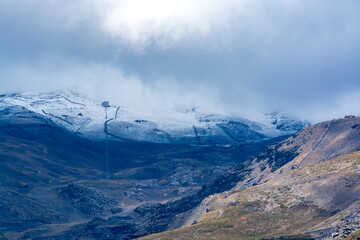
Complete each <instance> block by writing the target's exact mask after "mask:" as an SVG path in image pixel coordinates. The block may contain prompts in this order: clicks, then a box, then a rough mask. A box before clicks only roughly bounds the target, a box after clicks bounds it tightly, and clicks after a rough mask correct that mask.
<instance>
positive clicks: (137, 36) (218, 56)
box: [0, 0, 360, 121]
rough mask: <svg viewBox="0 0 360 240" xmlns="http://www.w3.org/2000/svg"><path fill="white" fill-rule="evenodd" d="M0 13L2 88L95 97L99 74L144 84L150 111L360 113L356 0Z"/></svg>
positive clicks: (156, 2) (133, 4) (28, 7)
mask: <svg viewBox="0 0 360 240" xmlns="http://www.w3.org/2000/svg"><path fill="white" fill-rule="evenodd" d="M0 9H1V10H0V11H1V14H0V27H1V29H2V32H3V33H4V34H2V37H1V41H0V46H1V52H2V55H1V56H0V61H1V62H2V63H3V64H2V68H3V70H2V71H1V73H0V74H1V76H0V77H1V78H0V84H1V88H2V91H7V92H10V91H27V90H36V89H39V90H43V89H44V90H45V89H56V88H63V87H66V88H69V87H72V86H74V87H78V86H81V85H82V86H84V82H86V85H87V86H88V87H87V89H86V91H89V92H91V88H93V89H97V88H98V85H99V84H101V82H102V81H98V80H96V78H102V79H104V78H105V77H106V78H107V79H106V80H107V81H108V82H111V90H113V89H117V91H124V90H123V89H124V88H129V90H128V91H126V90H125V92H131V91H135V92H136V91H138V90H135V89H134V88H133V85H131V84H129V85H126V84H125V85H124V84H123V83H124V79H126V81H128V82H132V83H134V85H136V84H138V86H145V88H146V89H151V91H150V90H149V91H150V92H151V95H152V96H155V97H152V98H151V101H154V103H155V102H157V103H156V104H154V105H156V106H158V105H159V104H160V103H161V102H164V100H163V99H166V98H169V99H170V98H171V96H179V97H178V99H177V100H174V98H173V100H171V101H168V105H166V106H169V105H171V104H180V103H179V102H180V101H186V104H191V103H193V102H203V103H204V104H203V105H209V104H213V105H218V106H217V107H214V108H218V109H219V108H220V107H219V106H228V107H227V108H226V111H234V112H240V113H242V114H245V113H248V112H251V111H260V110H261V111H271V110H273V109H278V108H283V109H285V110H287V111H290V112H293V113H295V114H297V115H300V116H302V117H305V118H308V119H310V120H312V121H320V120H325V119H328V118H332V117H340V116H342V115H344V114H349V113H353V114H360V112H359V109H360V106H359V105H360V104H359V101H358V100H359V92H360V68H359V67H358V63H359V62H360V44H359V42H360V12H359V11H360V10H359V9H360V2H359V1H356V0H343V1H339V0H326V1H325V0H319V1H310V0H302V1H299V0H271V1H269V0H251V1H250V0H242V1H235V0H234V1H233V0H229V1H217V0H211V1H205V0H197V1H194V0H193V1H190V0H189V1H177V0H173V1H165V0H152V1H141V0H129V1H112V0H107V1H96V0H89V1H84V0H79V1H68V0H66V1H45V0H37V1H35V0H34V1H21V2H20V1H10V0H2V1H0ZM99 69H101V71H100V70H99ZM71 72H73V73H76V74H71ZM99 72H102V73H101V74H99ZM114 72H116V74H114ZM59 76H62V77H59ZM64 76H67V77H64ZM73 76H78V77H73ZM128 76H131V77H128ZM60 78H67V79H71V80H68V81H65V82H66V84H65V83H64V81H63V80H61V79H60ZM86 79H92V80H88V81H86ZM119 79H123V80H119ZM114 86H118V87H116V88H114ZM179 86H181V87H179ZM204 86H206V87H204ZM102 88H104V86H102ZM166 88H168V90H169V91H165V90H164V89H166ZM103 92H104V94H106V92H109V91H106V90H104V91H103ZM138 92H139V91H138ZM164 92H171V94H164ZM186 92H191V94H189V95H187V97H186V98H184V97H181V96H182V95H184V93H186ZM136 94H138V93H135V94H134V95H136ZM114 95H116V94H114ZM190 95H191V96H190ZM156 96H159V98H157V97H156ZM160 96H161V97H160ZM195 96H196V97H195ZM139 99H144V98H143V97H139ZM159 99H162V100H159ZM184 99H185V100H184ZM200 99H203V100H200ZM134 101H135V100H134ZM151 101H148V102H151ZM175 102H176V103H175ZM216 103H218V104H216ZM138 105H139V104H138Z"/></svg>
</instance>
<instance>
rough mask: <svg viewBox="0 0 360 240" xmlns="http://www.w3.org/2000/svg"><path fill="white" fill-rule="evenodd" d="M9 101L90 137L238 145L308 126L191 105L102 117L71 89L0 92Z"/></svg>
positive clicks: (2, 102)
mask: <svg viewBox="0 0 360 240" xmlns="http://www.w3.org/2000/svg"><path fill="white" fill-rule="evenodd" d="M105 97H106V96H105ZM10 106H22V107H25V108H27V109H28V110H30V111H33V112H36V113H38V114H41V115H43V116H44V117H46V118H48V119H51V120H52V121H53V122H54V123H55V124H57V125H59V126H61V127H63V128H66V129H67V130H69V131H72V132H75V133H78V134H82V135H84V136H85V137H87V138H91V139H105V138H108V139H119V140H121V139H128V140H135V141H149V142H155V143H183V144H191V145H208V144H209V145H210V144H239V143H245V142H254V141H260V140H264V139H268V138H272V137H278V136H282V135H288V134H293V133H295V132H297V131H299V130H300V129H302V128H304V127H306V126H308V125H309V123H307V122H306V121H302V120H299V119H296V118H294V117H291V116H289V115H287V114H284V113H278V112H274V113H271V114H263V115H262V116H261V118H260V119H259V120H258V121H252V120H248V119H245V118H242V117H240V116H235V115H219V114H212V113H204V112H200V111H198V110H196V109H195V108H181V109H175V110H169V111H160V110H159V111H158V112H151V111H135V110H134V109H131V108H127V107H126V106H113V105H110V107H108V108H107V121H106V122H105V111H104V108H103V107H102V106H101V101H99V102H97V101H94V100H92V99H89V98H88V97H86V96H85V95H82V94H80V93H78V92H74V91H66V92H63V91H57V92H48V93H15V94H4V95H0V109H3V108H5V107H10Z"/></svg>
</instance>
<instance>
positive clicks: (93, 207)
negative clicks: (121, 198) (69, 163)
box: [57, 183, 117, 217]
mask: <svg viewBox="0 0 360 240" xmlns="http://www.w3.org/2000/svg"><path fill="white" fill-rule="evenodd" d="M57 193H58V194H59V196H60V198H61V199H63V200H64V201H66V202H68V203H69V204H71V205H72V206H74V207H75V208H76V209H77V210H78V211H80V212H81V213H83V214H84V215H85V216H86V217H103V216H105V215H109V214H110V213H111V209H114V208H115V206H116V205H117V202H116V201H115V200H113V199H110V198H107V197H105V196H104V195H103V194H102V193H101V192H99V191H97V190H95V189H92V188H88V187H84V186H81V185H79V184H74V183H71V184H68V185H67V186H65V187H61V188H59V189H58V190H57Z"/></svg>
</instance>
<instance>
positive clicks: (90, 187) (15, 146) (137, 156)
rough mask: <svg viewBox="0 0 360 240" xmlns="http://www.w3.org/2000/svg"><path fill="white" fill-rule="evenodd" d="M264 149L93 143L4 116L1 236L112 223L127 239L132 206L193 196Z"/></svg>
mask: <svg viewBox="0 0 360 240" xmlns="http://www.w3.org/2000/svg"><path fill="white" fill-rule="evenodd" d="M266 144H268V142H261V143H249V144H242V145H236V146H189V145H178V144H156V143H150V142H134V141H127V140H123V141H113V140H110V141H108V142H105V141H102V140H98V141H93V140H89V139H88V138H83V137H82V136H81V135H78V134H75V133H73V132H70V131H67V130H66V129H64V128H61V127H59V126H58V124H56V123H54V122H53V121H52V120H50V119H49V118H47V117H44V116H43V115H41V114H38V113H35V112H32V111H29V110H28V109H26V108H24V107H21V106H10V107H7V108H3V109H2V110H0V208H1V209H2V210H1V211H0V233H1V234H2V235H0V236H5V237H6V238H8V239H18V238H23V239H33V238H36V237H46V236H55V235H61V234H60V233H63V232H66V231H68V230H71V231H73V229H77V230H76V231H75V232H73V233H74V234H73V235H71V237H70V239H71V238H72V237H74V238H76V236H78V235H79V234H80V233H81V231H86V228H87V227H89V226H90V227H92V228H94V227H95V226H98V225H99V223H104V222H118V223H119V224H118V225H116V227H115V228H114V229H118V230H113V231H115V232H116V233H117V235H115V236H117V237H118V238H119V237H120V236H121V234H123V235H124V234H129V235H130V234H134V232H135V231H137V230H134V228H135V227H137V225H136V224H137V223H132V222H131V221H128V220H127V219H128V218H129V216H130V217H132V216H135V215H136V214H138V213H136V212H138V210H137V211H135V213H133V210H134V209H135V208H136V207H137V206H138V205H140V204H143V203H148V202H150V203H159V202H166V201H169V200H174V199H178V198H182V197H186V196H189V195H192V194H194V193H196V192H197V191H199V189H201V186H202V185H204V184H208V183H210V182H211V181H213V180H215V179H216V178H217V177H219V176H220V175H222V174H224V173H225V172H226V171H227V170H228V169H229V168H230V167H231V166H232V165H234V164H236V163H239V162H243V161H245V160H246V159H247V158H248V157H249V156H251V155H254V154H258V153H259V152H260V151H261V150H262V149H263V148H264V146H265V145H266ZM106 149H108V164H107V163H106V162H107V161H106V155H107V154H106V152H107V151H106ZM107 165H108V167H107ZM134 214H135V215H134ZM138 221H139V222H141V218H138ZM81 226H85V229H84V228H82V227H81ZM121 226H133V227H131V228H127V227H126V229H127V230H126V231H125V230H123V228H122V227H121ZM90 227H89V228H90ZM102 229H106V228H105V227H104V228H100V230H99V232H98V233H96V232H94V234H95V235H94V236H97V237H99V236H100V235H101V233H103V234H104V232H101V230H102ZM110 229H113V228H110ZM121 229H122V230H121ZM131 229H132V230H131ZM123 231H124V232H123ZM87 232H89V231H87ZM80 235H81V234H80ZM103 236H105V235H103Z"/></svg>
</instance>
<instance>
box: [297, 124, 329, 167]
mask: <svg viewBox="0 0 360 240" xmlns="http://www.w3.org/2000/svg"><path fill="white" fill-rule="evenodd" d="M332 122H333V120H331V121H330V122H329V125H328V126H327V129H326V131H325V133H324V134H323V135H322V137H321V138H320V139H319V141H318V142H317V143H316V144H315V146H314V147H313V148H312V149H311V151H310V152H309V154H308V155H306V157H304V158H303V160H301V162H300V163H299V164H298V167H301V165H302V164H303V163H304V161H305V160H307V159H308V157H309V156H310V155H311V154H312V153H313V152H314V150H315V149H316V148H317V147H318V146H319V144H320V143H321V142H322V140H324V138H325V136H326V134H327V133H328V132H329V129H330V126H331V124H332Z"/></svg>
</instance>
